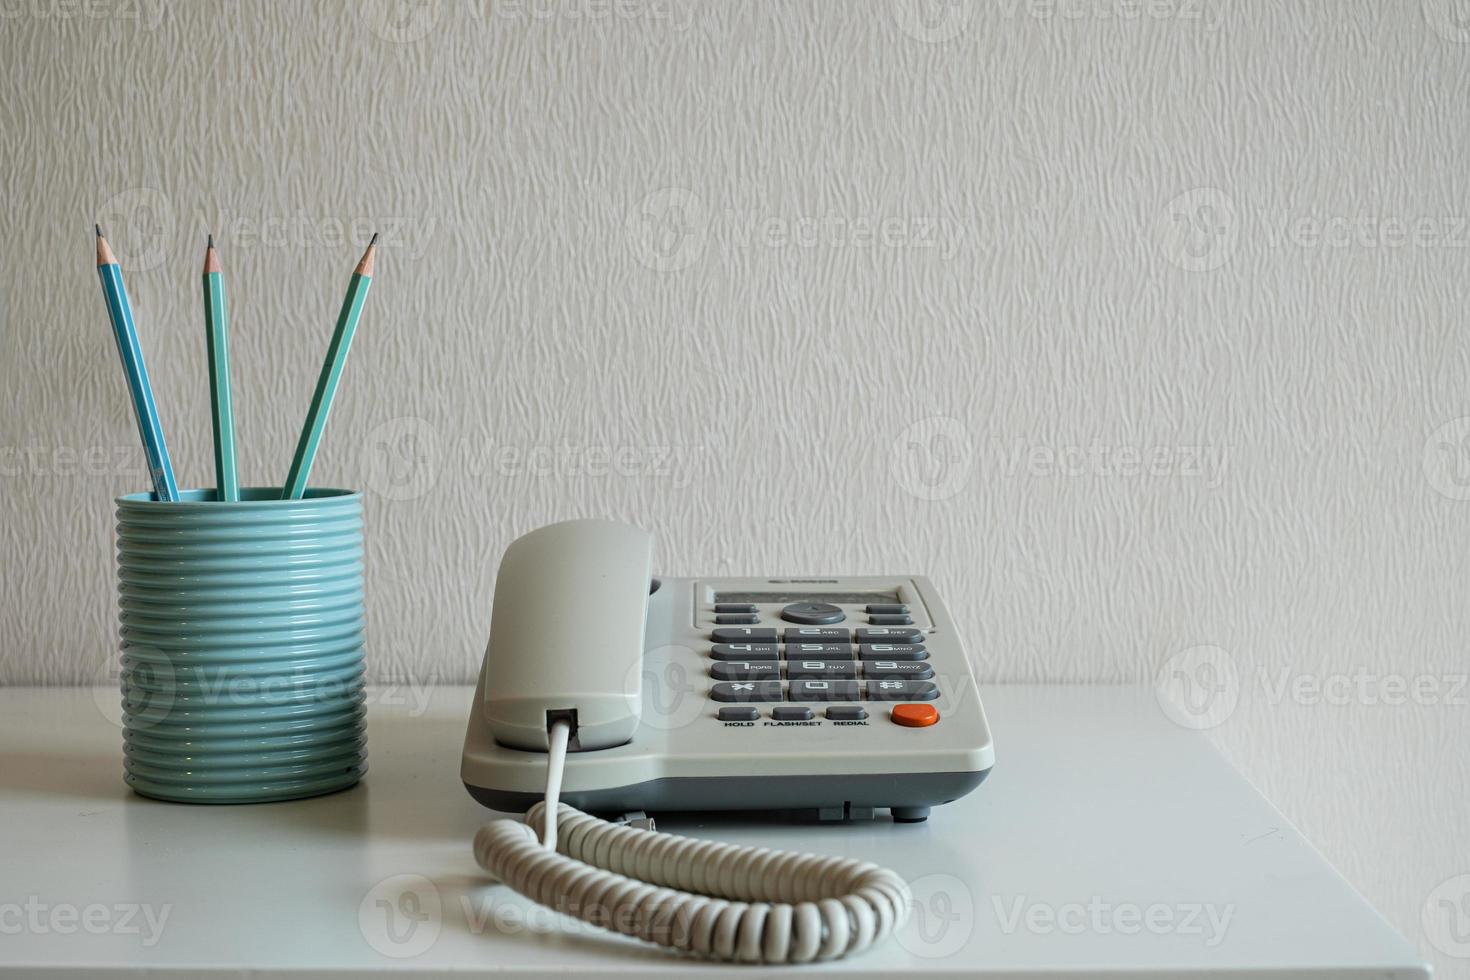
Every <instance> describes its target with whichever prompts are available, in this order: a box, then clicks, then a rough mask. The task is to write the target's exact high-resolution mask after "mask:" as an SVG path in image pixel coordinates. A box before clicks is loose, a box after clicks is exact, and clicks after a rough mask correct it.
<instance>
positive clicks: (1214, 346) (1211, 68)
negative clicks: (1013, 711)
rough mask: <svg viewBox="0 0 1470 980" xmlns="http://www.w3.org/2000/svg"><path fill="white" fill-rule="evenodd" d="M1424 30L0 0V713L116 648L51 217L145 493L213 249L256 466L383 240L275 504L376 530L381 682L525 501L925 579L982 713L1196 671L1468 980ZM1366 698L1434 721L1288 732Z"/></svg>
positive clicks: (271, 477)
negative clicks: (134, 338) (962, 634)
mask: <svg viewBox="0 0 1470 980" xmlns="http://www.w3.org/2000/svg"><path fill="white" fill-rule="evenodd" d="M1457 10H1458V12H1459V14H1460V16H1458V17H1457V16H1456V14H1457ZM1463 14H1464V11H1463V4H1459V5H1458V6H1457V4H1456V3H1454V2H1452V0H1443V2H1438V0H1428V2H1426V3H1425V4H1424V5H1423V6H1422V7H1421V6H1420V5H1419V4H1417V3H1410V2H1403V3H1393V2H1384V3H1379V4H1369V3H1341V4H1339V3H1291V4H1284V3H1274V2H1265V0H1260V2H1251V3H1238V4H1237V3H1231V4H1225V3H1223V2H1221V0H1147V2H1144V3H1142V4H1140V5H1138V6H1135V5H1134V4H1133V3H1132V2H1130V0H1070V2H1066V0H1063V2H1061V3H1060V5H1055V6H1054V5H1052V4H1051V3H1050V2H1049V0H1001V2H998V3H996V4H993V5H984V6H976V7H968V6H963V5H953V6H951V5H945V4H938V3H928V4H926V3H922V2H917V3H896V4H876V3H861V4H859V3H838V2H831V3H817V2H804V3H781V4H773V3H762V4H745V5H733V4H730V5H726V4H709V5H704V6H694V5H692V4H690V3H688V2H685V0H524V2H520V3H497V4H493V5H492V4H490V3H488V2H481V3H475V4H463V5H460V4H455V5H451V4H448V3H442V4H440V3H434V2H425V3H404V4H397V3H387V2H385V0H376V2H371V3H365V4H359V5H353V6H343V5H332V6H322V7H307V6H304V5H297V4H275V3H264V2H250V3H241V4H231V5H229V6H223V7H220V6H217V5H214V4H209V5H206V4H182V5H179V6H178V7H173V8H167V9H165V8H163V7H160V6H159V3H158V0H86V2H83V3H72V2H70V0H0V76H3V79H4V88H3V92H4V95H3V98H0V153H3V161H4V166H3V169H0V353H3V360H0V365H3V366H0V372H3V375H0V381H3V385H0V398H3V404H0V452H3V456H0V520H3V523H0V541H3V546H4V555H5V558H6V562H7V567H6V569H5V571H4V576H3V586H0V591H3V596H4V620H3V625H4V635H5V637H6V642H5V643H4V645H3V646H0V680H3V681H5V682H10V683H77V682H86V681H90V680H94V679H96V678H97V677H98V676H99V675H100V674H104V673H105V671H106V664H107V662H108V658H109V656H110V655H111V653H112V651H113V649H114V645H115V643H114V640H115V638H114V625H113V624H114V615H115V613H114V599H113V596H112V569H111V560H112V559H111V556H110V552H111V550H112V542H111V538H110V534H111V531H110V528H111V521H112V515H111V511H112V505H111V499H112V497H113V496H114V495H116V494H118V493H121V492H125V491H131V490H137V489H141V488H143V486H144V482H145V481H144V473H143V468H142V464H141V454H140V453H139V451H138V449H137V445H136V437H135V435H134V429H133V423H132V420H131V418H130V415H129V407H128V402H127V399H126V397H125V394H124V388H123V383H122V379H121V375H120V372H119V369H118V365H117V363H116V356H115V353H114V351H113V347H112V340H111V338H110V336H109V331H108V327H107V323H106V320H105V318H104V314H103V309H102V305H101V302H100V300H99V298H98V294H97V287H96V281H95V277H94V272H93V267H92V263H93V259H92V240H91V235H90V229H91V225H92V222H93V220H94V219H96V220H100V221H101V222H102V224H103V226H104V228H105V229H106V230H107V232H108V234H109V236H110V238H111V239H112V242H113V244H114V247H115V248H116V250H117V252H118V254H119V256H120V257H121V259H122V260H123V263H124V265H125V266H126V271H127V276H128V283H129V286H130V288H131V290H132V293H133V298H134V301H135V304H136V307H137V309H138V313H139V315H140V318H141V325H142V329H143V331H144V335H143V339H144V343H145V345H146V350H147V352H148V355H149V358H150V361H149V363H150V367H151V370H152V372H153V376H154V381H155V385H156V387H157V390H158V398H159V403H160V408H161V411H162V413H163V419H164V422H165V424H166V426H167V431H168V434H169V437H170V439H171V445H172V448H173V451H174V457H175V460H176V463H177V465H178V468H179V471H180V478H181V481H182V482H183V483H186V484H188V485H201V484H206V483H208V482H210V481H211V473H212V469H211V463H210V441H209V429H208V426H209V412H208V408H207V393H208V388H207V381H206V376H205V354H204V348H203V343H202V328H201V323H200V297H199V283H198V279H197V275H198V271H199V265H200V262H201V257H202V245H203V238H204V234H205V232H206V231H207V230H212V231H213V232H214V234H215V235H216V237H217V239H218V240H219V242H220V245H221V252H222V255H223V258H224V261H225V264H226V267H227V270H228V275H229V284H230V300H231V303H232V310H233V322H232V327H233V335H232V338H231V340H232V344H233V347H234V356H235V380H236V391H237V410H238V413H239V429H238V437H239V440H240V444H241V447H242V460H241V464H242V469H243V472H244V474H245V476H246V478H247V480H248V481H249V482H252V483H268V482H272V481H279V480H281V479H282V477H283V476H284V473H285V469H286V465H287V463H288V461H289V456H290V452H291V449H292V447H293V445H294V440H295V436H296V431H297V427H298V426H299V424H300V420H301V417H302V414H303V412H304V409H305V405H306V402H307V400H308V398H309V396H310V391H311V386H312V384H313V382H314V379H315V372H316V369H317V365H318V363H319V360H320V356H321V353H322V350H323V348H324V346H325V343H326V338H327V336H328V332H329V330H330V328H331V324H332V320H333V317H334V316H335V313H336V308H337V304H338V303H339V302H340V297H341V291H342V289H343V287H344V286H345V283H346V277H347V275H348V273H349V272H350V270H351V268H352V266H353V264H354V263H355V262H356V260H357V257H358V255H359V253H360V252H361V247H362V245H363V243H364V241H365V239H366V236H367V234H368V233H370V231H372V230H379V231H381V232H382V233H383V236H384V239H383V242H382V244H383V248H382V253H381V256H380V259H379V263H378V277H377V284H376V286H375V288H374V291H373V294H372V296H371V297H370V299H369V301H368V310H367V313H366V317H365V319H364V322H363V327H362V330H361V332H360V334H359V337H358V339H357V342H356V345H355V347H354V350H353V352H352V361H351V363H350V365H349V369H348V376H347V378H346V382H345V386H344V388H343V390H342V392H341V395H340V397H339V399H338V401H337V405H336V409H335V411H334V413H333V415H332V420H331V426H330V428H329V430H328V433H327V438H326V442H325V448H324V452H323V455H322V457H321V458H320V460H319V463H318V468H317V469H316V470H315V472H314V476H315V478H316V480H317V482H319V483H325V484H331V485H339V486H342V485H347V486H354V487H361V488H364V489H365V490H367V491H369V493H370V496H369V501H368V519H369V522H370V536H371V538H370V549H371V551H370V568H369V572H370V576H371V578H370V586H369V587H370V603H371V623H370V629H371V644H372V654H371V661H372V669H373V671H374V675H375V676H376V677H379V678H383V677H389V676H413V677H415V678H416V679H419V680H424V679H438V680H462V679H466V678H468V677H469V676H470V675H471V672H472V671H473V669H474V666H475V664H476V663H477V659H478V656H479V653H480V651H481V649H482V645H483V639H484V634H485V630H486V627H487V623H488V618H489V616H488V614H489V596H490V591H491V585H492V580H493V575H494V570H495V563H496V560H497V558H498V555H499V553H500V551H501V549H502V548H503V547H504V546H505V544H506V543H507V542H509V541H510V540H511V539H512V538H513V537H514V536H515V535H517V534H519V533H521V532H523V531H525V530H527V529H529V528H531V527H533V526H535V525H538V524H541V523H544V522H547V521H550V520H553V519H558V518H564V517H568V516H574V515H591V514H607V515H611V516H615V517H620V518H624V519H627V520H630V521H636V522H639V523H641V524H644V525H645V526H648V527H650V528H651V529H653V530H655V531H656V532H657V533H658V536H659V538H660V541H661V548H662V566H663V568H664V569H666V570H667V572H669V573H675V574H677V573H696V572H709V571H720V572H728V573H767V572H776V571H781V572H789V573H810V572H819V571H849V572H876V571H880V570H894V569H902V570H908V569H915V570H924V571H927V572H928V573H930V574H931V575H933V576H934V577H935V578H936V579H937V580H938V581H939V583H940V584H941V586H942V587H944V588H945V589H946V590H947V592H948V594H949V596H950V597H951V602H952V603H953V605H954V607H955V611H956V612H957V614H958V617H959V619H960V621H961V623H962V624H963V625H964V626H965V627H966V628H967V629H968V630H969V631H970V634H971V636H972V638H973V639H972V650H973V653H974V654H975V656H976V658H977V661H978V664H979V668H980V670H981V671H982V672H983V675H984V677H985V678H986V679H987V680H988V681H991V682H999V681H1021V680H1028V681H1035V680H1045V681H1069V682H1120V681H1122V682H1149V681H1151V680H1152V679H1153V678H1154V677H1155V676H1156V674H1157V673H1158V672H1160V670H1161V669H1163V670H1164V671H1165V674H1164V676H1166V677H1171V676H1174V675H1173V674H1172V673H1170V671H1171V670H1172V667H1174V666H1180V665H1183V666H1185V667H1190V668H1194V667H1197V666H1198V665H1199V663H1200V662H1201V661H1202V660H1211V658H1213V660H1211V662H1214V663H1216V665H1217V666H1221V667H1222V669H1223V670H1224V674H1223V675H1222V676H1224V677H1225V678H1226V688H1227V691H1228V693H1229V694H1231V695H1238V704H1239V705H1240V706H1241V707H1240V710H1237V711H1235V712H1234V713H1233V714H1231V713H1227V712H1224V710H1223V708H1220V709H1218V711H1217V713H1218V715H1219V716H1218V717H1212V718H1211V719H1210V720H1211V721H1219V722H1221V723H1220V724H1219V725H1218V727H1217V728H1216V729H1215V730H1216V732H1217V733H1218V734H1219V736H1220V739H1221V742H1222V744H1223V745H1224V746H1225V748H1226V750H1227V751H1228V752H1229V753H1230V754H1231V755H1232V757H1233V758H1235V759H1236V761H1237V762H1238V763H1239V764H1241V765H1242V766H1243V767H1244V768H1245V769H1246V771H1247V772H1248V773H1249V774H1250V775H1251V776H1252V777H1253V778H1255V779H1256V780H1257V781H1258V782H1260V783H1261V784H1262V785H1263V786H1265V787H1266V788H1267V789H1268V791H1269V792H1270V794H1271V795H1272V796H1273V798H1276V799H1278V800H1280V801H1281V802H1282V804H1283V805H1284V806H1285V808H1286V809H1287V812H1288V815H1289V816H1291V817H1292V818H1293V819H1295V820H1297V821H1298V822H1299V823H1301V825H1302V826H1303V828H1304V829H1305V830H1307V832H1308V833H1309V834H1310V835H1311V836H1313V837H1314V838H1315V839H1317V840H1319V841H1321V842H1322V843H1323V846H1324V848H1325V850H1326V851H1327V852H1328V854H1329V856H1330V857H1331V858H1332V859H1333V860H1334V861H1336V862H1337V863H1338V864H1339V866H1341V867H1343V869H1344V870H1345V871H1346V872H1347V873H1348V874H1349V876H1350V877H1351V878H1352V879H1353V880H1354V881H1355V882H1356V883H1357V884H1358V885H1359V886H1360V887H1362V888H1364V889H1365V891H1366V893H1367V894H1368V896H1369V897H1370V898H1371V899H1372V900H1373V901H1375V903H1376V904H1378V905H1379V906H1380V907H1382V908H1383V909H1385V911H1386V912H1387V913H1388V914H1389V915H1390V917H1391V918H1392V919H1393V920H1394V921H1395V923H1396V924H1397V925H1398V926H1399V928H1400V929H1402V930H1403V931H1404V932H1405V933H1406V934H1407V935H1409V936H1410V938H1411V939H1413V940H1415V941H1416V942H1417V943H1418V944H1419V945H1421V946H1423V947H1424V948H1425V949H1426V952H1428V953H1430V954H1432V955H1434V956H1435V957H1436V958H1437V961H1438V962H1439V964H1440V967H1441V969H1442V970H1443V971H1446V972H1449V973H1451V974H1453V972H1454V971H1455V970H1464V971H1465V973H1467V974H1470V969H1466V964H1467V963H1470V961H1467V960H1463V959H1456V958H1454V957H1452V956H1449V955H1446V953H1445V952H1443V951H1442V948H1452V947H1453V943H1450V942H1448V941H1446V940H1444V937H1443V936H1442V935H1439V934H1434V935H1431V934H1430V933H1426V932H1425V930H1424V923H1423V922H1422V921H1421V916H1420V911H1421V907H1422V906H1423V905H1424V903H1425V902H1426V900H1428V899H1429V898H1430V897H1431V893H1433V892H1434V889H1435V888H1436V887H1437V886H1438V885H1439V884H1440V883H1441V882H1442V881H1444V880H1445V879H1447V878H1452V877H1453V876H1455V875H1459V874H1462V873H1466V872H1470V848H1467V846H1466V844H1465V843H1464V840H1463V830H1464V828H1465V827H1466V826H1467V825H1470V802H1467V794H1466V793H1465V782H1466V780H1465V776H1466V771H1467V761H1466V751H1467V750H1466V747H1465V746H1466V735H1467V730H1470V725H1467V720H1466V719H1467V712H1470V707H1467V706H1466V704H1465V698H1466V695H1465V692H1463V691H1461V692H1459V694H1458V698H1459V700H1458V702H1457V701H1456V697H1455V696H1452V695H1451V694H1450V693H1449V688H1452V687H1453V686H1454V678H1455V677H1456V676H1457V675H1458V674H1461V673H1463V672H1464V671H1465V670H1466V657H1465V645H1464V637H1465V636H1466V634H1467V628H1470V601H1467V596H1470V561H1467V560H1466V558H1465V554H1466V543H1467V541H1470V502H1467V498H1470V421H1467V417H1470V334H1467V331H1466V323H1465V316H1464V307H1465V301H1466V298H1467V294H1470V275H1467V273H1470V227H1467V216H1470V200H1467V193H1466V174H1467V162H1470V153H1467V151H1470V126H1467V123H1466V115H1465V111H1466V107H1467V105H1470V20H1467V19H1466V18H1465V17H1464V16H1463ZM589 452H590V453H592V454H593V455H595V456H597V457H598V458H599V460H603V459H606V457H607V456H608V455H609V454H611V457H612V459H613V460H614V461H615V465H614V466H612V467H611V470H610V471H609V470H607V469H605V468H604V466H605V464H602V463H599V464H598V466H597V472H595V473H591V474H589V473H588V472H587V471H586V469H585V465H584V464H583V462H581V461H584V460H585V459H586V458H587V456H586V454H587V453H589ZM1201 646H1212V647H1218V648H1219V649H1220V650H1221V651H1223V652H1222V653H1209V652H1205V653H1201V652H1199V651H1198V650H1197V649H1196V648H1198V647H1201ZM1170 658H1175V659H1173V660H1171V659H1170ZM1362 675H1372V676H1374V677H1381V675H1390V676H1392V677H1398V676H1402V677H1404V678H1409V679H1413V678H1417V677H1419V676H1421V675H1422V676H1425V677H1428V678H1430V680H1431V681H1436V682H1439V683H1440V684H1441V685H1442V689H1441V690H1440V692H1439V693H1438V694H1437V695H1434V696H1431V697H1429V698H1428V700H1429V702H1430V703H1429V704H1427V705H1422V704H1411V705H1408V706H1398V707H1395V706H1391V705H1370V704H1367V703H1365V702H1368V701H1370V700H1374V697H1373V694H1372V692H1373V691H1375V690H1378V689H1379V688H1380V687H1381V686H1382V684H1383V683H1384V682H1383V681H1382V680H1381V679H1379V680H1373V681H1370V682H1368V684H1369V694H1368V695H1363V694H1359V693H1353V694H1350V695H1349V696H1348V698H1347V701H1348V704H1346V705H1343V706H1339V705H1334V704H1321V703H1313V698H1312V696H1311V693H1310V690H1309V689H1307V688H1302V689H1297V688H1291V689H1289V691H1288V693H1286V694H1285V695H1282V694H1280V693H1279V691H1280V690H1281V679H1282V678H1283V677H1285V678H1286V679H1287V680H1289V681H1292V682H1295V679H1296V678H1299V677H1301V678H1305V681H1304V682H1303V683H1306V684H1308V685H1310V684H1311V683H1314V682H1315V683H1321V682H1323V681H1327V682H1328V683H1329V684H1331V683H1333V679H1334V678H1338V677H1342V678H1346V679H1347V680H1349V681H1351V680H1352V679H1353V678H1358V677H1360V676H1362ZM1189 676H1195V677H1199V676H1203V675H1200V674H1192V675H1189ZM1292 692H1295V693H1292ZM1411 700H1417V701H1424V700H1426V699H1425V698H1424V697H1423V696H1419V697H1417V698H1414V699H1411ZM1216 703H1217V704H1219V705H1224V706H1225V707H1228V706H1229V705H1231V704H1236V703H1237V698H1235V697H1231V698H1228V699H1226V700H1225V701H1223V702H1216ZM1360 794H1361V795H1360ZM1365 824H1366V825H1365ZM1450 887H1451V888H1452V889H1453V888H1459V887H1460V885H1458V884H1455V883H1453V882H1452V883H1451V885H1450ZM1467 887H1470V886H1467ZM1462 924H1465V925H1466V926H1467V928H1470V920H1467V922H1466V923H1462ZM1430 925H1431V927H1433V928H1438V926H1435V925H1434V923H1430ZM1435 936H1438V938H1439V940H1440V945H1439V946H1438V947H1437V946H1436V945H1435Z"/></svg>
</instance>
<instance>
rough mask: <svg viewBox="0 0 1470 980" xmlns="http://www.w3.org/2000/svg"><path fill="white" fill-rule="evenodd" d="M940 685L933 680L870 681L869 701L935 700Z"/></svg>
mask: <svg viewBox="0 0 1470 980" xmlns="http://www.w3.org/2000/svg"><path fill="white" fill-rule="evenodd" d="M938 697H939V686H938V685H936V684H935V683H934V682H933V681H868V700H869V701H933V700H934V699H936V698H938Z"/></svg>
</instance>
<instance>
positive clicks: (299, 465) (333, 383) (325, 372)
mask: <svg viewBox="0 0 1470 980" xmlns="http://www.w3.org/2000/svg"><path fill="white" fill-rule="evenodd" d="M377 242H378V236H377V235H374V236H373V239H372V241H370V242H368V247H367V251H366V252H363V253H362V261H360V262H358V263H357V269H356V270H355V271H354V272H353V273H352V281H351V282H350V283H348V285H347V295H346V296H345V297H343V299H342V312H340V313H338V314H337V329H336V330H335V331H333V333H332V343H331V345H330V346H328V347H327V359H326V362H325V363H323V364H322V373H321V375H320V376H319V377H318V378H317V379H316V392H315V393H314V394H313V395H312V396H311V408H310V409H309V410H307V413H306V424H305V425H304V426H302V427H301V438H300V439H299V440H298V441H297V443H296V455H295V456H293V457H292V458H291V471H290V473H288V474H287V475H286V485H285V486H284V487H282V488H281V499H282V500H300V499H301V498H302V497H303V496H304V495H305V494H306V479H307V477H308V476H309V475H310V474H311V464H312V460H313V459H314V458H315V457H316V450H317V446H318V445H319V444H320V443H321V439H322V431H323V430H324V429H326V427H327V413H329V412H330V411H331V410H332V396H333V395H335V394H336V393H337V382H338V381H340V380H341V379H342V367H343V365H345V364H346V363H347V348H348V347H350V346H351V345H352V335H353V333H354V332H355V331H356V330H357V321H358V320H359V319H360V318H361V317H362V304H363V301H364V300H365V299H367V294H368V287H369V286H371V285H372V284H373V251H374V249H375V248H376V247H377Z"/></svg>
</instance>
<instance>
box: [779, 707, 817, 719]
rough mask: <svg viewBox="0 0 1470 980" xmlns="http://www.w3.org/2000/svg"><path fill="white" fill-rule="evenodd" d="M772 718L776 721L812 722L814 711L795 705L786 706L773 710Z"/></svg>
mask: <svg viewBox="0 0 1470 980" xmlns="http://www.w3.org/2000/svg"><path fill="white" fill-rule="evenodd" d="M771 718H773V719H774V720H776V721H811V720H812V709H811V708H799V707H796V706H794V705H786V706H785V707H781V708H772V709H771Z"/></svg>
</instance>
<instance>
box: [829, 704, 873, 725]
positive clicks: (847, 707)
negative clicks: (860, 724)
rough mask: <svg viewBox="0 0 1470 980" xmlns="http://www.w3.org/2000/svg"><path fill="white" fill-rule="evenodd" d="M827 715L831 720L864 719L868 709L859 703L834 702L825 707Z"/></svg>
mask: <svg viewBox="0 0 1470 980" xmlns="http://www.w3.org/2000/svg"><path fill="white" fill-rule="evenodd" d="M827 717H828V718H830V719H832V720H833V721H866V720H867V717H868V709H867V708H864V707H863V706H862V705H860V704H834V705H833V706H832V707H830V708H828V709H827Z"/></svg>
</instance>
